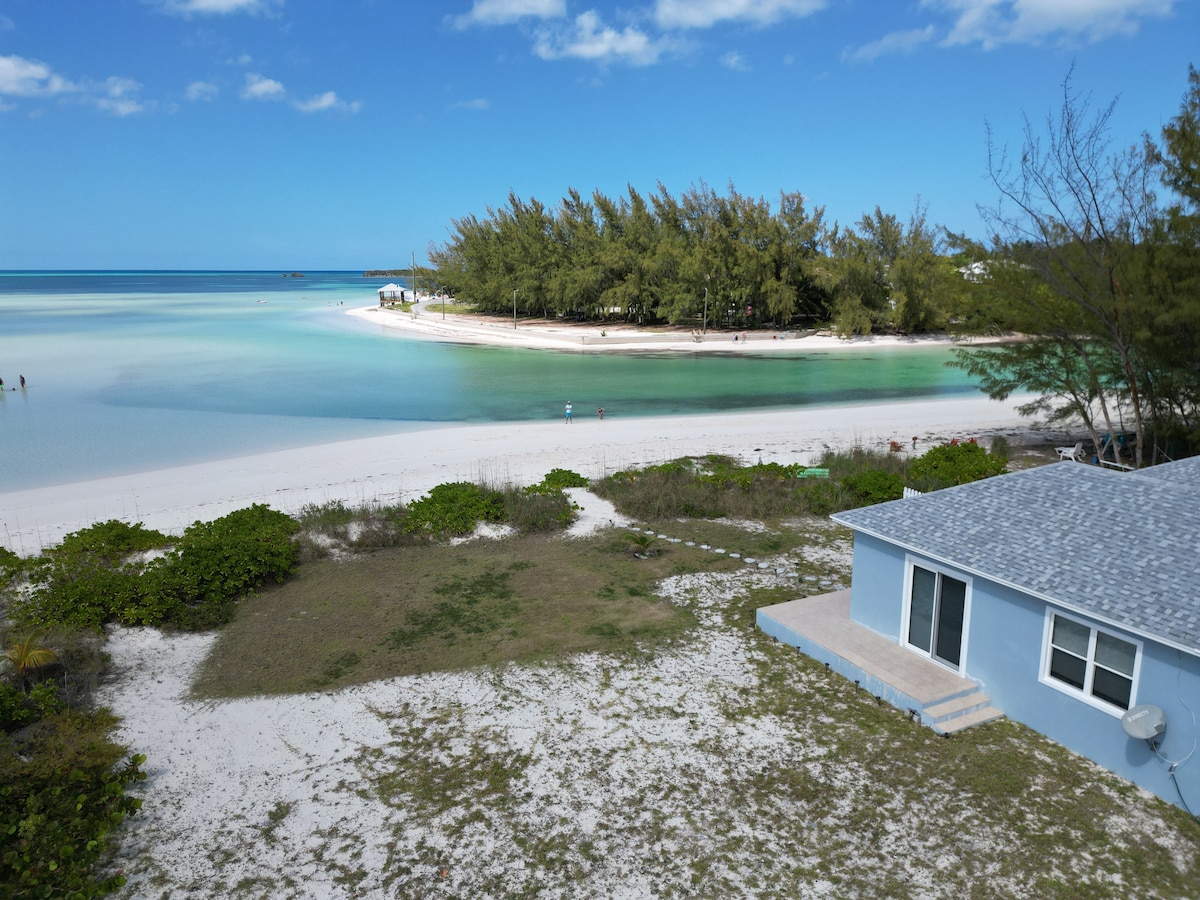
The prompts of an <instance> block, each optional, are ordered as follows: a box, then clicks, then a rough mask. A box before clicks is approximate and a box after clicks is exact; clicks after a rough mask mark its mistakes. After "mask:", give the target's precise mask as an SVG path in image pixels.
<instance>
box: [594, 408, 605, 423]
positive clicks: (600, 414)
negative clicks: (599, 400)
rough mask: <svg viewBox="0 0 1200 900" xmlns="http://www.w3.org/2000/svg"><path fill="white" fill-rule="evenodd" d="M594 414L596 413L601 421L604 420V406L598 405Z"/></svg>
mask: <svg viewBox="0 0 1200 900" xmlns="http://www.w3.org/2000/svg"><path fill="white" fill-rule="evenodd" d="M596 415H598V416H599V417H600V419H601V421H603V420H604V407H603V406H602V407H600V408H599V409H598V410H596Z"/></svg>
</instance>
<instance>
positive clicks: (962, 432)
mask: <svg viewBox="0 0 1200 900" xmlns="http://www.w3.org/2000/svg"><path fill="white" fill-rule="evenodd" d="M1029 427H1030V423H1029V422H1028V420H1025V419H1022V418H1021V417H1020V416H1018V415H1017V413H1016V412H1015V411H1014V408H1013V404H1012V403H996V402H993V401H991V400H988V399H987V398H986V397H983V396H982V395H980V396H971V397H967V398H956V399H949V400H915V401H907V402H890V403H886V404H869V405H861V406H840V407H820V408H801V409H794V410H783V411H772V412H751V413H736V414H718V415H695V416H678V417H664V418H637V419H621V418H613V417H611V416H610V417H606V418H605V419H604V421H599V420H597V419H596V417H595V416H594V415H591V416H583V415H580V416H578V417H577V418H576V421H575V422H574V423H573V424H571V425H569V426H568V425H565V424H564V423H563V422H562V421H561V420H558V419H555V420H553V421H548V422H534V423H515V424H513V423H505V424H490V425H456V426H448V427H431V428H430V429H428V430H423V431H406V432H402V433H397V434H393V435H385V436H382V437H372V438H361V439H357V440H349V441H340V442H337V443H329V444H320V445H316V446H311V447H302V448H296V449H290V450H281V451H276V452H272V453H263V454H257V455H253V456H244V457H239V458H235V459H224V460H216V461H213V462H206V463H199V464H195V465H188V466H180V467H177V468H169V469H160V470H156V471H150V472H139V473H135V474H131V475H122V476H117V477H111V478H102V479H96V480H93V481H84V482H78V483H74V484H63V485H54V486H50V487H41V488H33V489H29V490H24V491H13V492H10V493H5V494H0V543H2V544H3V545H4V546H6V547H8V548H10V549H12V550H14V551H16V552H18V553H21V554H23V555H30V554H34V553H37V552H38V551H39V550H40V549H41V548H42V547H45V546H50V545H53V544H54V543H57V542H58V541H59V540H61V538H62V537H63V535H65V534H69V533H70V532H72V531H77V530H79V529H80V528H84V527H87V526H88V525H91V524H94V523H96V522H102V521H107V520H108V519H121V520H124V521H128V522H142V523H143V524H145V525H146V526H147V527H150V528H157V529H159V530H161V531H165V532H169V533H170V532H174V533H178V532H180V531H182V530H183V529H184V528H185V527H186V526H188V525H189V524H191V523H192V522H194V521H196V520H197V519H203V520H209V519H214V518H217V517H218V516H222V515H225V514H226V513H228V512H231V511H233V510H235V509H241V508H243V507H246V506H249V505H250V504H252V503H266V504H269V505H270V506H272V507H273V508H275V509H279V510H282V511H283V512H288V513H292V512H296V511H298V510H299V509H300V508H301V507H302V506H304V505H305V504H308V503H324V502H328V501H333V500H341V501H343V502H346V503H348V504H359V503H370V502H376V501H378V502H389V503H394V502H396V501H408V500H411V499H413V498H415V497H416V496H419V495H420V494H422V493H424V492H425V491H428V490H429V489H430V488H432V487H434V486H435V485H437V484H440V483H443V482H448V481H474V480H477V479H486V480H488V481H491V482H494V483H499V484H504V483H517V484H528V483H531V482H535V481H538V480H540V479H541V478H542V477H543V476H544V475H545V474H546V473H547V472H548V471H550V469H553V468H565V469H572V470H574V471H576V472H579V473H580V474H582V475H584V476H586V477H588V478H595V477H601V476H604V475H606V474H608V473H611V472H614V471H618V470H620V469H623V468H627V467H629V466H639V465H646V464H651V463H657V462H662V461H665V460H668V459H673V458H676V457H679V456H684V455H689V454H700V453H725V454H729V455H731V456H735V457H738V458H740V459H743V460H745V461H747V462H756V461H758V460H760V459H761V460H762V461H763V462H780V463H791V462H801V463H810V462H812V461H813V460H814V459H815V458H816V457H817V456H818V455H819V454H820V453H821V452H822V451H823V450H824V449H826V448H830V447H832V448H839V447H848V446H854V445H861V446H868V447H869V446H875V447H886V446H887V442H888V441H890V440H897V441H902V442H904V443H905V444H906V446H910V445H911V439H912V437H913V436H914V435H915V436H917V437H918V439H919V440H918V448H919V449H920V448H923V447H926V446H928V445H929V444H930V443H934V442H941V441H945V440H949V439H950V438H954V437H957V438H960V439H966V438H970V437H980V438H982V437H985V436H987V435H989V434H993V433H1004V434H1014V433H1017V432H1020V431H1024V430H1028V428H1029Z"/></svg>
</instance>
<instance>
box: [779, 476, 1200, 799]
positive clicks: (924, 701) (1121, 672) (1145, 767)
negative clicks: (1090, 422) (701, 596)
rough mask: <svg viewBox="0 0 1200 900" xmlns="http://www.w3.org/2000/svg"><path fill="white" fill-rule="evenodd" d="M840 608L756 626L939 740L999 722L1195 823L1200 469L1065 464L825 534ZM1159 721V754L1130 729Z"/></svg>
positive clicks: (827, 603)
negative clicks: (830, 541)
mask: <svg viewBox="0 0 1200 900" xmlns="http://www.w3.org/2000/svg"><path fill="white" fill-rule="evenodd" d="M833 519H834V521H836V522H839V523H841V524H843V525H846V526H849V527H850V528H852V529H853V530H854V570H853V578H852V582H851V588H850V591H848V592H846V591H842V592H839V593H837V594H827V595H824V596H823V597H811V598H805V599H802V600H796V601H791V602H789V603H784V604H778V605H776V606H773V607H766V608H764V609H761V610H759V613H758V624H759V627H760V628H762V629H763V630H764V631H766V632H767V633H769V634H772V635H774V636H775V637H777V638H779V639H780V640H782V641H785V642H787V643H789V644H793V645H794V646H797V647H799V648H800V649H802V650H804V651H805V652H806V653H808V654H809V655H811V656H813V657H815V658H816V659H818V660H820V661H822V662H825V663H826V664H828V665H829V666H830V667H831V668H833V669H835V670H837V671H839V672H841V673H842V674H843V675H845V676H846V677H848V678H851V679H853V680H855V681H856V682H859V683H860V684H861V685H862V686H863V687H864V688H866V689H867V690H870V691H872V692H873V693H875V694H876V695H878V696H880V697H882V698H883V699H886V700H888V701H889V702H891V703H892V704H894V705H896V706H898V707H900V708H902V709H906V710H908V711H909V712H910V713H911V714H913V715H914V717H920V718H921V719H922V720H923V721H925V722H926V723H928V724H930V725H932V726H933V727H935V728H938V729H939V730H942V731H946V732H952V731H955V730H958V729H960V728H962V727H967V726H970V725H972V724H975V723H977V722H982V721H987V720H988V719H991V718H995V717H997V716H999V715H1001V714H1003V715H1005V716H1008V717H1009V718H1011V719H1014V720H1016V721H1018V722H1022V723H1024V724H1025V725H1028V726H1029V727H1030V728H1033V729H1035V730H1037V731H1039V732H1041V733H1042V734H1044V735H1046V736H1047V737H1049V738H1051V739H1052V740H1055V741H1057V742H1059V743H1061V744H1063V745H1064V746H1066V747H1068V748H1070V749H1071V750H1073V751H1075V752H1077V753H1079V754H1081V755H1083V756H1086V757H1088V758H1090V759H1092V760H1094V761H1095V762H1097V763H1099V764H1100V765H1102V766H1104V767H1105V768H1108V769H1111V770H1112V771H1114V772H1117V773H1119V774H1120V775H1122V776H1124V777H1126V778H1128V779H1129V780H1131V781H1133V782H1135V783H1136V784H1138V785H1140V786H1141V787H1143V788H1145V789H1146V790H1149V791H1151V792H1153V793H1155V794H1157V795H1158V796H1160V797H1162V798H1164V799H1166V800H1168V801H1170V802H1173V803H1176V804H1180V803H1181V801H1182V802H1183V803H1184V804H1186V805H1187V806H1189V807H1191V809H1192V810H1193V811H1200V753H1197V752H1196V746H1197V724H1196V714H1197V711H1198V710H1200V458H1194V459H1187V460H1180V461H1178V462H1173V463H1167V464H1164V465H1159V466H1154V467H1152V468H1148V469H1142V470H1140V471H1136V472H1118V471H1112V470H1108V469H1103V468H1100V467H1096V466H1090V465H1083V464H1079V463H1074V462H1061V463H1055V464H1052V465H1048V466H1041V467H1039V468H1035V469H1029V470H1025V471H1021V472H1016V473H1013V474H1009V475H1002V476H999V477H996V478H989V479H985V480H983V481H978V482H974V483H973V484H966V485H961V486H959V487H954V488H948V489H946V490H942V491H937V492H934V493H931V494H926V495H923V496H918V497H913V498H909V499H904V500H895V501H892V502H890V503H881V504H878V505H876V506H871V507H866V508H863V509H855V510H849V511H847V512H843V513H839V514H837V515H835V516H833ZM1144 704H1152V705H1153V706H1155V707H1158V708H1159V709H1161V710H1162V711H1163V713H1165V717H1166V731H1165V733H1163V734H1162V735H1161V737H1160V738H1158V740H1157V741H1156V742H1155V744H1154V745H1153V746H1152V745H1151V744H1150V743H1148V742H1147V741H1145V740H1141V739H1138V738H1131V737H1129V736H1128V735H1127V734H1126V731H1125V730H1124V729H1123V727H1122V716H1123V715H1124V714H1125V713H1126V712H1127V710H1130V709H1132V708H1134V707H1137V706H1141V705H1144Z"/></svg>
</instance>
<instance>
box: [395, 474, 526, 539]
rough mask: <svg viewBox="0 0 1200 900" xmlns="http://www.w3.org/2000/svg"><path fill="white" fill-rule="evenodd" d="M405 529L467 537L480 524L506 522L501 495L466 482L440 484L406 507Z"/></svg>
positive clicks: (427, 533)
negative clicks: (464, 535) (425, 495)
mask: <svg viewBox="0 0 1200 900" xmlns="http://www.w3.org/2000/svg"><path fill="white" fill-rule="evenodd" d="M407 512H408V515H407V517H406V519H405V522H404V530H405V531H406V532H408V533H409V534H424V535H430V536H440V535H452V534H470V533H471V532H472V531H474V530H475V528H476V526H478V525H479V523H480V522H503V521H505V509H504V495H503V494H502V493H501V492H500V491H496V490H492V489H491V488H485V487H480V486H479V485H477V484H471V483H470V482H466V481H455V482H450V483H447V484H439V485H438V486H437V487H435V488H434V489H433V490H431V491H430V492H429V495H428V496H427V497H422V498H421V499H420V500H417V501H416V502H415V503H412V504H410V505H409V507H408V511H407Z"/></svg>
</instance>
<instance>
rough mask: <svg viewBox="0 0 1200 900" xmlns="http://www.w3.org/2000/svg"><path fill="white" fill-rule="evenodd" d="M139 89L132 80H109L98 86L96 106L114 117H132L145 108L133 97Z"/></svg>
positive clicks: (140, 87)
mask: <svg viewBox="0 0 1200 900" xmlns="http://www.w3.org/2000/svg"><path fill="white" fill-rule="evenodd" d="M141 89H142V86H141V85H140V84H138V83H137V82H136V81H134V80H133V79H132V78H109V79H108V80H107V81H105V82H104V83H103V84H102V85H100V92H99V95H98V96H97V97H96V105H97V106H98V107H100V109H102V110H104V111H105V112H107V113H112V114H113V115H114V116H132V115H134V114H135V113H140V112H142V111H143V110H144V109H145V108H146V107H145V106H144V105H143V103H142V101H141V100H139V99H138V98H137V96H135V95H136V94H137V93H138V91H140V90H141Z"/></svg>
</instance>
